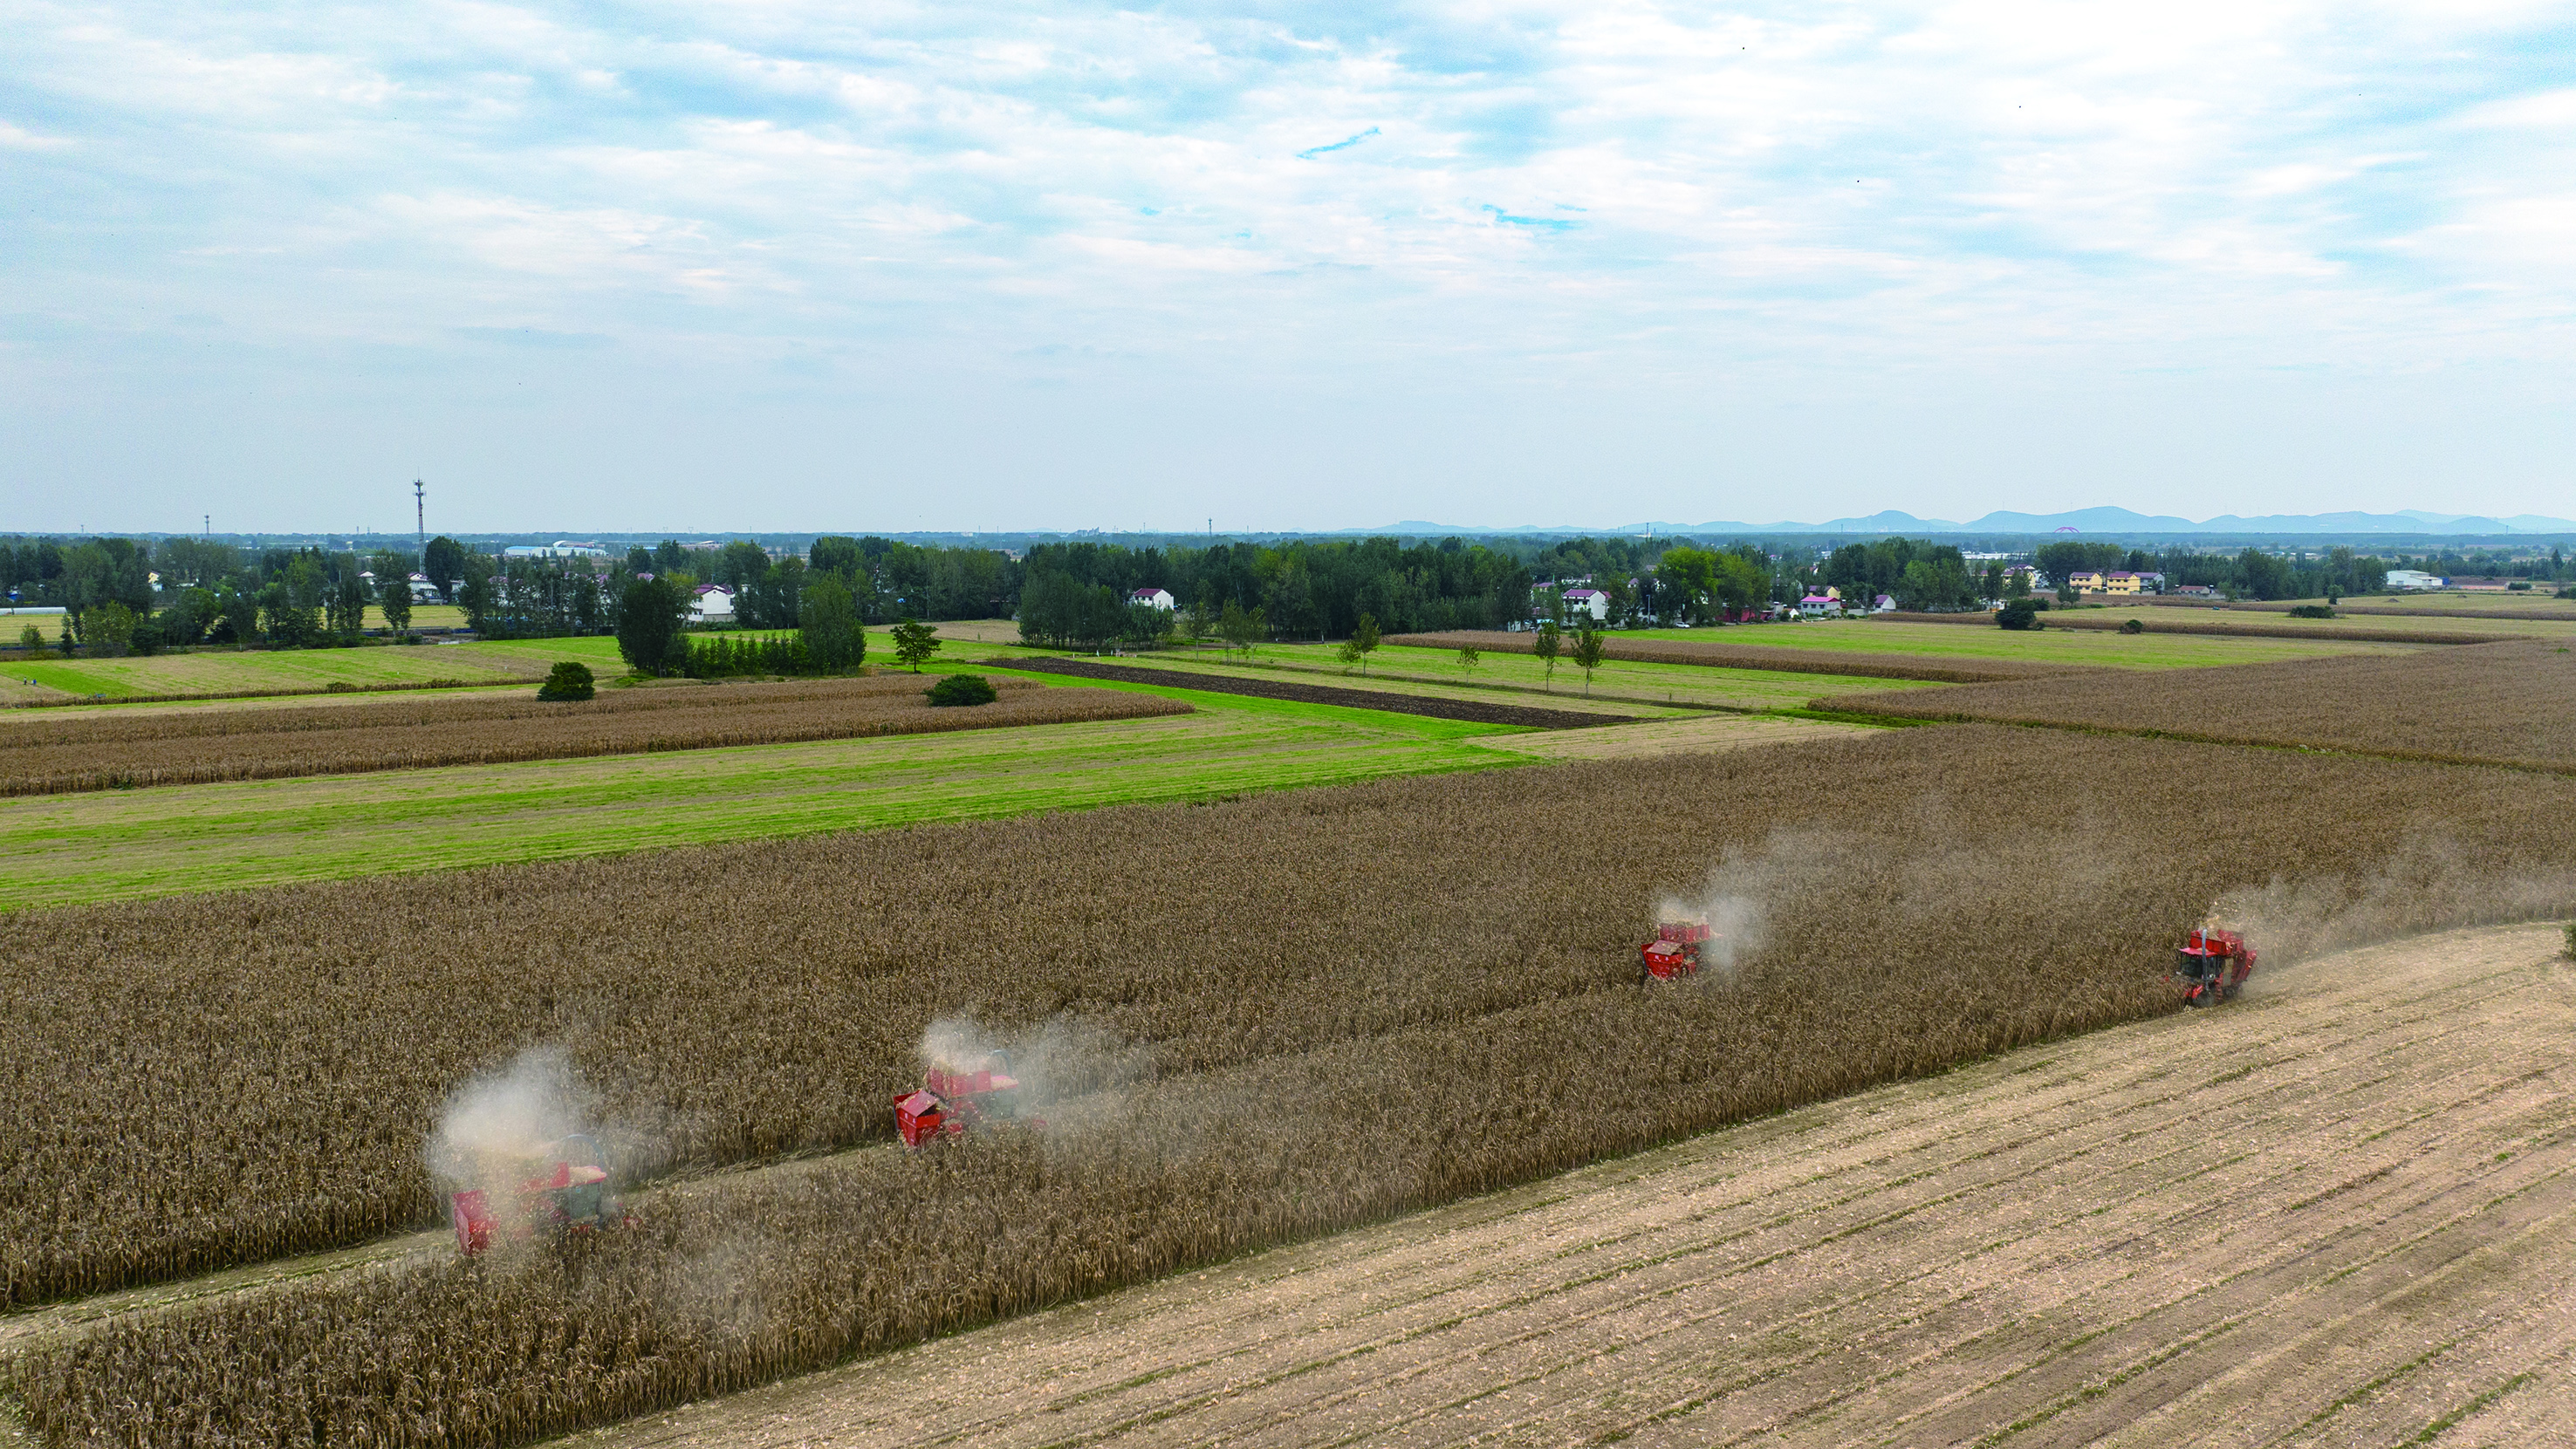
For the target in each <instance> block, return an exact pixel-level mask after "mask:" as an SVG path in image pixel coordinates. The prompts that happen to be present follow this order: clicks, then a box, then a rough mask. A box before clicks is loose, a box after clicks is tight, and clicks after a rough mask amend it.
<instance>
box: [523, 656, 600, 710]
mask: <svg viewBox="0 0 2576 1449" xmlns="http://www.w3.org/2000/svg"><path fill="white" fill-rule="evenodd" d="M597 684H598V681H597V680H596V679H594V678H592V677H591V673H590V666H589V665H587V664H584V663H582V662H581V661H579V660H577V659H566V660H562V661H560V662H558V663H557V664H556V665H555V667H554V668H553V669H551V670H548V671H547V673H546V682H545V683H543V684H540V685H538V686H537V698H539V699H543V700H567V701H568V700H583V699H588V698H590V697H591V696H593V695H594V694H597V693H598V689H597Z"/></svg>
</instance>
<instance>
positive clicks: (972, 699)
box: [922, 674, 994, 706]
mask: <svg viewBox="0 0 2576 1449" xmlns="http://www.w3.org/2000/svg"><path fill="white" fill-rule="evenodd" d="M922 693H924V694H927V695H929V696H930V702H931V703H932V704H934V705H946V706H956V705H969V704H991V703H992V702H993V699H994V694H993V681H991V680H989V679H986V678H985V677H984V676H982V675H980V674H952V675H950V676H948V677H947V678H946V679H943V680H941V681H939V682H938V683H937V684H934V685H932V686H930V688H928V689H925V690H923V691H922Z"/></svg>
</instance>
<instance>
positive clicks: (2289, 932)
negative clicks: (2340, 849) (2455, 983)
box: [2209, 837, 2576, 980]
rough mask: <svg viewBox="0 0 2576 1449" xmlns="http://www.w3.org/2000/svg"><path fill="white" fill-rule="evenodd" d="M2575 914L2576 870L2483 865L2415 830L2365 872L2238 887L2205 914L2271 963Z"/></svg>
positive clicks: (2277, 879) (2453, 845) (2441, 840)
mask: <svg viewBox="0 0 2576 1449" xmlns="http://www.w3.org/2000/svg"><path fill="white" fill-rule="evenodd" d="M2571 914H2576V871H2569V870H2566V869H2558V870H2533V871H2503V872H2499V871H2496V870H2494V869H2492V868H2480V867H2478V866H2474V865H2472V864H2470V863H2469V861H2468V852H2465V851H2463V850H2462V849H2460V847H2459V846H2458V845H2457V843H2456V842H2453V841H2451V840H2448V839H2445V838H2441V837H2417V838H2414V839H2410V840H2407V841H2405V842H2403V843H2402V844H2400V845H2399V846H2398V848H2397V849H2396V850H2394V851H2392V852H2391V853H2390V854H2389V856H2388V858H2387V859H2386V860H2385V861H2383V862H2381V864H2380V865H2379V867H2378V868H2377V869H2376V870H2374V871H2372V872H2370V873H2369V874H2367V875H2356V876H2324V877H2310V878H2305V879H2300V880H2283V879H2282V878H2280V877H2278V876H2275V877H2273V878H2272V879H2271V880H2269V881H2267V882H2265V883H2264V884H2262V885H2259V886H2240V887H2238V888H2237V889H2235V890H2231V891H2228V892H2227V893H2225V894H2224V895H2221V896H2220V897H2219V898H2218V900H2217V902H2216V903H2215V904H2214V905H2213V906H2212V907H2211V908H2210V917H2209V922H2210V924H2212V925H2218V926H2225V927H2228V928H2229V929H2232V930H2238V931H2242V932H2244V933H2245V939H2246V942H2247V943H2248V944H2249V945H2251V946H2253V947H2254V948H2255V949H2256V950H2258V951H2260V952H2261V953H2262V957H2263V964H2264V965H2265V966H2267V967H2268V966H2273V965H2286V964H2289V963H2291V962H2295V961H2300V960H2304V959H2306V958H2308V957H2311V956H2320V955H2325V954H2327V953H2330V952H2334V951H2343V950H2349V949H2351V948H2353V947H2356V946H2366V945H2369V944H2371V943H2373V942H2376V941H2385V940H2389V939H2392V938H2394V937H2398V936H2407V935H2413V934H2415V933H2417V932H2422V931H2436V930H2447V929H2451V928H2455V927H2461V926H2489V925H2502V924H2505V923H2507V922H2512V921H2533V920H2548V919H2554V918H2558V917H2563V916H2567V915H2571ZM2257 979H2258V980H2259V979H2261V978H2260V977H2259V976H2258V977H2257Z"/></svg>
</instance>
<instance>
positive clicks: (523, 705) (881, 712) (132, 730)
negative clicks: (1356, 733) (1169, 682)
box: [0, 676, 1190, 795]
mask: <svg viewBox="0 0 2576 1449" xmlns="http://www.w3.org/2000/svg"><path fill="white" fill-rule="evenodd" d="M1005 683H1006V684H1008V685H1012V686H1015V687H1009V688H1007V689H1006V692H1005V693H1004V694H1003V697H1002V698H1001V699H999V700H997V701H995V702H994V703H992V704H989V705H984V706H980V707H978V708H974V709H934V708H932V707H931V706H930V704H929V702H928V701H927V700H925V699H924V698H923V697H922V689H923V687H924V684H925V681H924V680H921V679H917V678H913V677H910V676H903V677H894V676H887V677H883V678H875V679H833V680H816V681H800V682H797V683H791V684H737V685H724V686H687V687H681V688H662V689H633V690H614V691H610V692H607V693H604V694H602V695H601V696H600V697H599V698H597V699H593V700H586V701H582V702H580V703H570V704H549V703H545V702H542V701H539V700H536V699H534V698H532V697H530V696H527V695H513V696H511V697H508V698H499V699H496V698H491V697H489V696H480V697H473V698H464V699H423V698H415V699H407V700H403V701H400V702H395V703H384V704H377V703H367V704H351V705H337V706H324V705H314V706H290V707H280V708H262V709H192V710H174V711H165V712H160V713H153V714H137V715H133V716H129V717H123V718H119V717H114V716H110V717H107V718H100V717H98V716H95V715H91V716H77V717H62V716H49V715H36V716H32V717H27V718H24V719H11V720H7V721H5V722H0V795H45V794H60V793H67V792H71V791H79V790H114V789H130V788H133V787H136V786H145V785H180V784H203V783H207V782H210V781H218V780H264V779H278V778H283V777H287V776H294V775H338V774H353V773H357V772H361V771H371V770H408V769H420V768H424V767H429V766H436V765H482V764H498V763H501V762H504V761H510V760H555V759H570V758H575V757H581V756H589V755H622V754H639V753H646V752H651V751H660V750H692V749H707V748H711V747H714V746H720V745H765V744H786V743H791V742H794V741H799V740H831V739H850V738H858V737H862V736H870V735H894V734H925V733H933V732H939V731H947V730H965V729H989V728H992V727H994V726H999V725H1031V724H1064V723H1070V722H1073V721H1078V720H1107V719H1138V718H1143V717H1145V716H1149V715H1162V714H1186V713H1188V712H1189V708H1190V707H1189V706H1188V705H1186V704H1183V703H1179V702H1177V701H1174V700H1168V699H1162V698H1159V697H1156V696H1152V695H1141V694H1134V693H1127V692H1122V691H1117V690H1105V689H1079V688H1075V689H1047V688H1044V687H1042V686H1036V685H1034V684H1032V682H1030V681H1026V680H1022V681H1006V682H1005Z"/></svg>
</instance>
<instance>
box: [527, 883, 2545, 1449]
mask: <svg viewBox="0 0 2576 1449" xmlns="http://www.w3.org/2000/svg"><path fill="white" fill-rule="evenodd" d="M2559 946H2560V939H2559V935H2558V932H2557V930H2556V928H2554V927H2549V928H2538V927H2507V928H2496V929H2489V930H2483V931H2472V932H2454V933H2450V934H2446V935H2439V936H2429V937H2421V938H2416V939H2413V940H2408V941H2401V942H2397V943H2394V944H2389V945H2383V946H2378V947H2372V948H2368V949H2365V950H2360V951H2353V952H2347V953H2345V954H2342V955H2340V956H2334V957H2327V958H2323V959H2320V960H2317V961H2314V962H2311V963H2308V964H2306V965H2303V966H2295V967H2288V968H2274V969H2271V970H2268V971H2267V972H2266V974H2265V975H2263V976H2260V977H2258V978H2257V979H2256V982H2255V985H2254V987H2253V988H2252V989H2250V990H2249V992H2248V994H2247V996H2246V997H2245V998H2244V999H2242V1000H2240V1001H2238V1002H2236V1003H2233V1004H2231V1005H2228V1006H2226V1007H2223V1008H2219V1009H2217V1010H2213V1011H2209V1012H2194V1013H2189V1014H2185V1015H2181V1016H2175V1017H2169V1018H2163V1019H2159V1020H2157V1021H2153V1022H2147V1023H2142V1024H2139V1025H2135V1026H2129V1027H2121V1028H2116V1029H2113V1030H2110V1031H2105V1032H2100V1033H2096V1034H2094V1035H2091V1036H2087V1037H2083V1038H2079V1039H2075V1040H2070V1041H2065V1042H2059V1043H2053V1044H2049V1045H2044V1046H2039V1047H2033V1048H2029V1049H2026V1050H2023V1051H2019V1052H2014V1053H2011V1054H2008V1055H2006V1056H2003V1057H1999V1058H1996V1059H1994V1060H1992V1061H1990V1062H1986V1063H1981V1064H1979V1065H1976V1066H1973V1067H1969V1068H1965V1069H1962V1070H1960V1071H1956V1072H1952V1073H1949V1074H1947V1075H1944V1076H1941V1077H1937V1078H1932V1079H1929V1080H1925V1081H1921V1082H1914V1083H1908V1084H1904V1085H1900V1086H1895V1087H1890V1088H1885V1089H1881V1090H1877V1091H1872V1092H1867V1093H1862V1094H1860V1095H1858V1096H1854V1097H1849V1098H1845V1099H1842V1100H1840V1101H1837V1102H1832V1103H1827V1104H1823V1105H1820V1106H1816V1107H1811V1108H1806V1109H1802V1110H1799V1111H1796V1112H1790V1113H1785V1114H1782V1115H1781V1116H1778V1117H1774V1118H1770V1119H1767V1120H1764V1121H1761V1122H1757V1123H1752V1124H1749V1125H1747V1126H1744V1127H1740V1128H1735V1129H1730V1130H1727V1131H1723V1132H1718V1133H1713V1134H1710V1135H1708V1136H1705V1137H1701V1138H1697V1139H1694V1140H1692V1141H1689V1142H1686V1143H1683V1144H1680V1145H1678V1146H1674V1147H1670V1148H1664V1149H1659V1150H1657V1151H1653V1152H1648V1153H1644V1154H1640V1155H1638V1156H1635V1157H1630V1158H1626V1159H1622V1160H1620V1161H1616V1162H1610V1163H1604V1164H1601V1165H1598V1166H1595V1167H1591V1168H1586V1169H1583V1170H1580V1171H1577V1172H1573V1173H1569V1174H1566V1175H1564V1176H1562V1177H1558V1178H1553V1179H1549V1180H1547V1181H1544V1182H1539V1183H1535V1184H1532V1185H1530V1186H1528V1187H1525V1188H1520V1189H1515V1190H1512V1191H1509V1192H1503V1193H1497V1194H1494V1195H1491V1196H1488V1197H1484V1198H1479V1199H1474V1200H1471V1201H1466V1202H1462V1203H1458V1204H1454V1205H1451V1206H1449V1207H1445V1208H1440V1209H1436V1210H1433V1211H1430V1212H1425V1213H1420V1214H1416V1215H1413V1216H1410V1217H1407V1218H1403V1219H1400V1220H1397V1221H1395V1222H1391V1223H1388V1224H1386V1225H1383V1226H1381V1227H1377V1228H1371V1229H1364V1230H1361V1231H1357V1232H1353V1233H1347V1234H1343V1235H1340V1236H1337V1237H1333V1238H1329V1239H1325V1240H1322V1241H1318V1242H1315V1243H1311V1244H1306V1245H1302V1246H1297V1247H1290V1248H1284V1249H1279V1250H1276V1251H1272V1252H1267V1253H1262V1254H1258V1255H1255V1256H1251V1257H1247V1258H1245V1259H1242V1260H1239V1261H1237V1262H1235V1263H1232V1264H1228V1265H1225V1266H1222V1267H1219V1268H1214V1269H1210V1270H1208V1271H1205V1272H1201V1273H1195V1274H1190V1275H1186V1276H1183V1277H1180V1278H1176V1279H1171V1280H1166V1281H1164V1282H1161V1283H1157V1284H1153V1285H1149V1286H1146V1287H1143V1288H1139V1289H1135V1290H1131V1291H1128V1292H1123V1293H1118V1294H1114V1295H1110V1296H1108V1297H1104V1298H1101V1299H1097V1300H1093V1301H1091V1302H1086V1303H1080V1304H1075V1305H1071V1306H1068V1307H1065V1308H1060V1309H1056V1310H1052V1311H1049V1312H1047V1313H1043V1314H1039V1315H1035V1316H1032V1317H1028V1318H1023V1319H1019V1320H1015V1321H1012V1322H1007V1323H1003V1324H999V1325H996V1326H994V1327H991V1328H987V1329H982V1330H978V1331H976V1332H972V1333H966V1334H960V1335H957V1336H955V1337H952V1338H948V1339H943V1340H940V1341H938V1342H934V1343H931V1344H927V1345H924V1346H922V1347H919V1348H916V1349H912V1350H908V1351H905V1352H902V1353H898V1354H894V1355H890V1356H887V1357H884V1358H880V1359H874V1360H870V1361H867V1362H863V1363H860V1364H856V1365H853V1366H851V1367H848V1368H844V1369H840V1370H836V1371H833V1372H830V1373H824V1374H817V1375H812V1376H809V1377H807V1378H803V1379H799V1380H793V1381H790V1382H787V1383H784V1384H780V1385H777V1386H774V1387H771V1388H767V1389H762V1390H757V1391H754V1392H751V1393H746V1394H742V1395H738V1396H735V1397H732V1398H729V1399H722V1400H715V1401H710V1402H706V1403H702V1404H697V1405H692V1406H690V1407H689V1408H686V1409H683V1410H680V1411H678V1412H675V1413H671V1414H667V1415H657V1416H654V1417H653V1418H651V1419H648V1420H642V1421H637V1422H634V1423H630V1424H627V1425H624V1426H620V1427H618V1428H615V1429H611V1430H605V1431H599V1432H596V1433H593V1434H589V1435H584V1436H579V1437H578V1438H577V1439H575V1440H573V1441H568V1442H573V1443H579V1444H582V1445H586V1446H608V1445H613V1446H620V1449H640V1446H646V1445H652V1446H678V1445H686V1446H693V1449H695V1446H706V1449H712V1446H752V1445H761V1446H769V1445H787V1444H808V1443H905V1444H924V1445H927V1444H953V1443H972V1444H996V1445H1074V1444H1090V1443H1102V1442H1136V1443H1158V1444H1159V1443H1211V1442H1220V1441H1222V1442H1225V1443H1229V1444H1254V1445H1261V1444H1279V1445H1315V1444H1357V1443H1389V1444H1392V1443H1398V1442H1401V1443H1405V1444H1451V1443H1464V1442H1470V1441H1475V1442H1487V1441H1500V1442H1509V1443H1551V1444H1554V1443H1600V1442H1610V1441H1613V1440H1622V1439H1624V1440H1630V1441H1634V1442H1639V1443H1660V1444H1675V1445H1711V1444H1750V1443H1762V1444H1814V1445H1845V1444H1902V1445H1927V1444H1973V1445H1988V1446H1993V1445H2005V1444H2011V1445H2054V1444H2079V1443H2082V1444H2135V1445H2163V1444H2177V1443H2191V1444H2211V1445H2244V1446H2267V1445H2285V1444H2350V1443H2372V1444H2394V1443H2400V1442H2422V1441H2423V1438H2424V1437H2426V1436H2439V1437H2440V1440H2441V1442H2444V1443H2449V1442H2461V1443H2495V1442H2545V1441H2549V1440H2551V1439H2552V1438H2553V1437H2555V1436H2563V1435H2564V1433H2565V1431H2566V1426H2567V1424H2568V1423H2569V1422H2570V1417H2569V1416H2570V1413H2571V1411H2576V1378H2571V1375H2576V1314H2570V1313H2568V1312H2567V1311H2566V1308H2565V1304H2566V1303H2567V1302H2568V1301H2569V1295H2570V1294H2571V1293H2576V1094H2571V1091H2570V1088H2571V1087H2576V1062H2571V1060H2570V1057H2569V1055H2568V1053H2567V1050H2566V1047H2567V1042H2568V1040H2569V1033H2570V1031H2571V1029H2576V968H2571V967H2570V966H2569V965H2568V963H2566V962H2565V961H2563V960H2559V959H2557V955H2558V950H2559ZM1970 984H1972V978H1963V985H1970Z"/></svg>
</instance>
